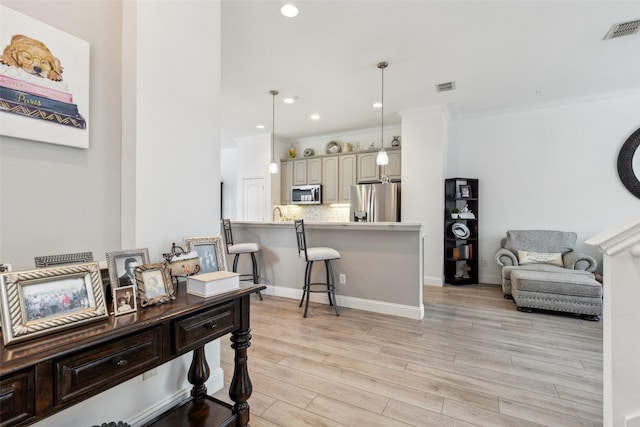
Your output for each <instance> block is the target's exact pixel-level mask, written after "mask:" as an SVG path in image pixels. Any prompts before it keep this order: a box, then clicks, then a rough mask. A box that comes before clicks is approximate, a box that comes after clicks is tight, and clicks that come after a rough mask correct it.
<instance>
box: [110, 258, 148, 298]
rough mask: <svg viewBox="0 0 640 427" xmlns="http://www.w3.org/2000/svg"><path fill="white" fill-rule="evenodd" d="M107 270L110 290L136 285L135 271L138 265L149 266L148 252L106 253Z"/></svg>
mask: <svg viewBox="0 0 640 427" xmlns="http://www.w3.org/2000/svg"><path fill="white" fill-rule="evenodd" d="M106 255H107V268H108V269H109V283H111V289H115V288H117V287H119V286H131V285H134V286H135V285H136V275H135V270H136V267H138V266H139V265H144V264H149V263H150V262H151V261H150V260H149V250H148V249H147V248H144V249H126V250H122V251H113V252H107V253H106Z"/></svg>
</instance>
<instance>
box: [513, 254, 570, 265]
mask: <svg viewBox="0 0 640 427" xmlns="http://www.w3.org/2000/svg"><path fill="white" fill-rule="evenodd" d="M518 262H519V263H520V264H553V265H557V266H559V267H563V266H564V265H563V264H562V254H561V253H553V252H527V251H518Z"/></svg>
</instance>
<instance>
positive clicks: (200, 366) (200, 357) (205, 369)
mask: <svg viewBox="0 0 640 427" xmlns="http://www.w3.org/2000/svg"><path fill="white" fill-rule="evenodd" d="M209 374H210V371H209V364H208V363H207V358H206V356H205V354H204V346H202V347H198V348H196V349H195V350H193V359H191V366H190V367H189V374H188V377H187V378H188V379H189V383H191V384H193V388H192V389H191V396H192V397H193V400H194V402H200V401H202V400H203V399H204V398H205V396H206V395H207V386H206V385H205V384H204V383H205V382H206V381H207V380H208V379H209Z"/></svg>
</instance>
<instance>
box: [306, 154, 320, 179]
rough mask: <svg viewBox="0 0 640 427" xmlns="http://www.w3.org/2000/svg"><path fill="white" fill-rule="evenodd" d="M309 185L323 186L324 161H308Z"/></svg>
mask: <svg viewBox="0 0 640 427" xmlns="http://www.w3.org/2000/svg"><path fill="white" fill-rule="evenodd" d="M306 183H307V184H322V159H307V182H306Z"/></svg>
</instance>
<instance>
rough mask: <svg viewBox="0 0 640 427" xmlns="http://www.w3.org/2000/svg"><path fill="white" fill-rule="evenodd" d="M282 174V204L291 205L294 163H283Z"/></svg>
mask: <svg viewBox="0 0 640 427" xmlns="http://www.w3.org/2000/svg"><path fill="white" fill-rule="evenodd" d="M281 169H282V171H281V172H280V177H281V180H280V203H282V204H283V205H289V204H291V186H292V185H293V162H282V164H281Z"/></svg>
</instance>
